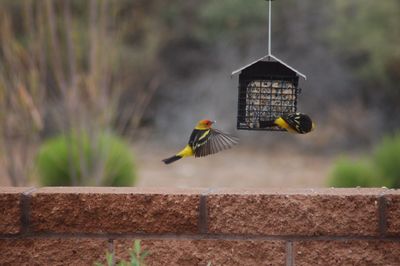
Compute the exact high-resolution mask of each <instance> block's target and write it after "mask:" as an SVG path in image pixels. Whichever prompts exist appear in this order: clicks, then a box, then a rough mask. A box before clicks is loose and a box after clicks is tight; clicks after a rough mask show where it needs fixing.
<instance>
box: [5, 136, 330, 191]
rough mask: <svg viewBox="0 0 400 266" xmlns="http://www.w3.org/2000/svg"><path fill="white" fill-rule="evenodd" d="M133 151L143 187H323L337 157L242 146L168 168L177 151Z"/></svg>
mask: <svg viewBox="0 0 400 266" xmlns="http://www.w3.org/2000/svg"><path fill="white" fill-rule="evenodd" d="M133 150H134V154H135V158H136V162H137V170H138V181H137V184H136V185H137V186H139V187H235V188H238V187H295V188H296V187H323V186H326V179H327V176H328V175H329V172H330V171H331V167H332V162H333V161H334V160H335V159H336V158H337V156H334V155H330V156H329V155H324V156H321V155H313V154H312V153H308V154H305V153H304V152H302V151H301V150H298V149H285V150H278V151H271V150H266V149H260V148H259V149H254V148H253V149H252V148H249V147H240V146H239V147H235V148H234V149H232V150H227V151H223V152H220V153H218V154H214V155H212V156H208V157H204V158H185V159H182V160H180V161H177V162H175V163H173V164H171V165H164V163H163V162H161V160H162V159H163V158H165V157H169V156H170V155H172V154H174V153H175V152H176V150H173V149H170V148H163V147H160V146H155V145H151V146H150V145H148V144H146V143H139V144H135V145H134V148H133ZM7 185H10V183H9V181H8V180H7V179H6V177H5V175H4V174H2V175H1V177H0V186H7ZM31 185H36V184H34V183H32V184H31Z"/></svg>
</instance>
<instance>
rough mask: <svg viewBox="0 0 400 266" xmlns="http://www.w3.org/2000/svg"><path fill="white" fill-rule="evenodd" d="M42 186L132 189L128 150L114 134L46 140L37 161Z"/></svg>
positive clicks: (74, 135) (132, 175) (132, 173)
mask: <svg viewBox="0 0 400 266" xmlns="http://www.w3.org/2000/svg"><path fill="white" fill-rule="evenodd" d="M36 166H37V171H38V174H39V181H40V184H41V185H43V186H131V185H133V184H134V182H135V180H136V172H135V166H134V163H133V157H132V154H131V151H130V148H129V146H128V145H126V143H125V142H124V141H123V140H122V139H121V138H119V137H117V136H116V135H113V134H110V133H103V134H99V135H98V138H97V139H92V138H90V137H89V135H88V134H87V133H80V134H69V135H65V136H59V137H55V138H51V139H48V140H46V141H45V142H44V143H43V144H42V146H41V147H40V149H39V153H38V155H37V159H36Z"/></svg>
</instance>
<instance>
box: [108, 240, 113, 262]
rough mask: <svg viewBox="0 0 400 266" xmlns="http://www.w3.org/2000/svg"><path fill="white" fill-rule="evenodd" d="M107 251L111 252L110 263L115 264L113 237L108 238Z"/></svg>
mask: <svg viewBox="0 0 400 266" xmlns="http://www.w3.org/2000/svg"><path fill="white" fill-rule="evenodd" d="M108 252H110V254H112V262H111V265H112V266H115V247H114V239H112V238H110V239H108Z"/></svg>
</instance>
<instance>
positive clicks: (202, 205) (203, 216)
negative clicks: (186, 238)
mask: <svg viewBox="0 0 400 266" xmlns="http://www.w3.org/2000/svg"><path fill="white" fill-rule="evenodd" d="M213 190H214V189H213V188H209V189H207V190H206V191H204V192H202V193H201V195H200V200H199V221H198V227H199V228H198V230H199V233H200V234H207V232H208V210H207V196H208V194H209V193H211V192H212V191H213Z"/></svg>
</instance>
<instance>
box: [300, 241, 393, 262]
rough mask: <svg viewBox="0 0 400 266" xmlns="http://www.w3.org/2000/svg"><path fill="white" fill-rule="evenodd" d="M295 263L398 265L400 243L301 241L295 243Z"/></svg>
mask: <svg viewBox="0 0 400 266" xmlns="http://www.w3.org/2000/svg"><path fill="white" fill-rule="evenodd" d="M294 262H295V265H296V266H306V265H307V266H308V265H324V266H325V265H326V266H329V265H332V266H336V265H368V266H375V265H376V266H377V265H382V266H395V265H396V266H398V265H400V243H399V242H390V241H367V240H365V241H363V240H357V241H356V240H353V241H303V242H295V243H294Z"/></svg>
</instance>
